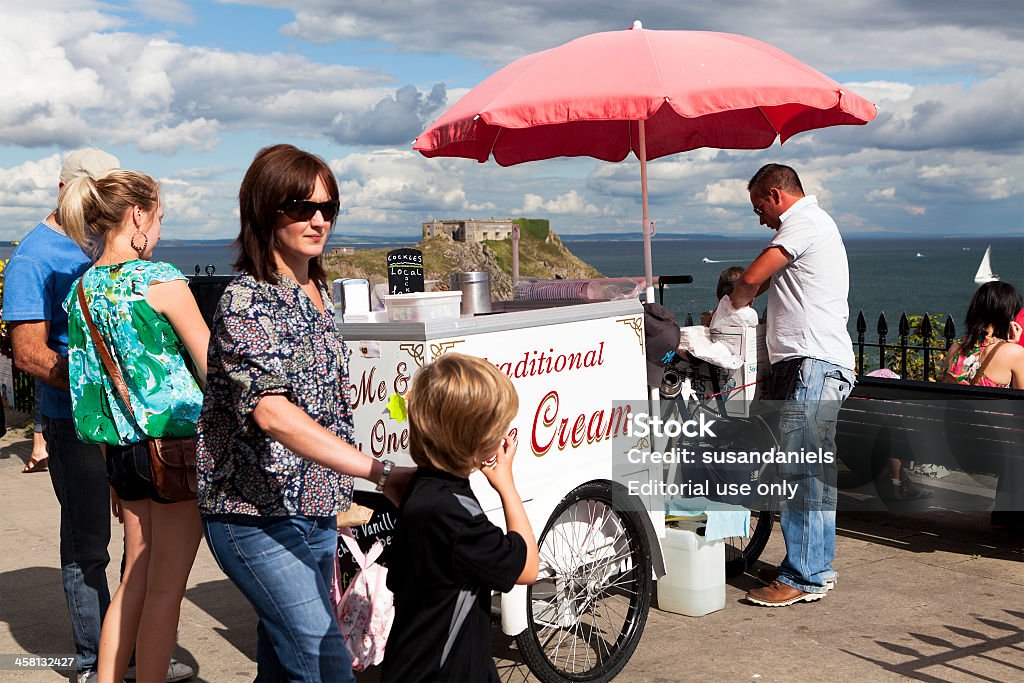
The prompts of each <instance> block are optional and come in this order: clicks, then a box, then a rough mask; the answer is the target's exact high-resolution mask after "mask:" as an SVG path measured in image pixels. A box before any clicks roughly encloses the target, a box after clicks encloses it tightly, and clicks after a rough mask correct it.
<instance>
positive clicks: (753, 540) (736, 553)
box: [725, 510, 775, 579]
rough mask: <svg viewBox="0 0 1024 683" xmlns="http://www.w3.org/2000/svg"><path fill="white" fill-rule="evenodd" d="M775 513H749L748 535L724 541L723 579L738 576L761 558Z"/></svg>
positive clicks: (763, 511)
mask: <svg viewBox="0 0 1024 683" xmlns="http://www.w3.org/2000/svg"><path fill="white" fill-rule="evenodd" d="M774 523H775V513H774V512H772V511H771V510H761V511H756V510H752V511H751V512H750V535H748V536H746V537H743V536H733V537H731V538H727V539H725V577H726V578H727V579H729V578H732V577H734V576H739V575H740V574H742V573H743V572H745V571H747V570H748V569H750V566H751V565H752V564H754V562H756V561H757V558H759V557H761V553H763V552H764V547H765V546H766V545H768V538H769V537H770V536H771V535H772V525H773V524H774Z"/></svg>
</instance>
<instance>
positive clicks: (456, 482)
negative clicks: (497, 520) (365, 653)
mask: <svg viewBox="0 0 1024 683" xmlns="http://www.w3.org/2000/svg"><path fill="white" fill-rule="evenodd" d="M388 565H389V568H388V588H389V589H391V591H392V592H393V593H394V594H395V621H394V624H393V626H392V627H391V635H390V636H389V637H388V643H387V650H386V652H385V656H384V664H383V670H382V673H381V680H382V681H401V682H402V683H406V682H407V681H440V680H443V681H472V682H474V683H475V682H476V681H497V680H498V672H497V669H496V668H495V666H494V659H493V658H492V657H491V623H490V604H491V595H490V593H491V591H492V590H496V591H501V592H506V591H509V590H511V588H512V587H513V586H514V585H515V583H516V579H518V578H519V575H520V574H521V573H522V571H523V567H525V566H526V543H525V542H524V541H523V538H522V537H521V536H520V535H519V534H517V533H515V532H514V531H513V532H509V533H508V534H506V533H504V532H503V531H502V530H501V529H500V528H499V527H497V526H495V525H494V524H492V523H491V522H490V521H489V520H488V519H487V516H486V515H485V514H484V513H483V510H482V509H481V508H480V503H479V502H478V501H477V499H476V496H474V495H473V491H472V489H471V488H470V485H469V480H468V479H464V478H462V477H456V476H455V475H452V474H448V473H447V472H441V471H439V470H435V469H431V468H425V467H421V468H420V469H419V470H418V471H417V472H416V473H415V474H414V475H413V477H412V479H411V481H410V482H409V486H408V488H407V489H406V492H405V497H404V498H403V500H402V504H401V506H400V508H399V511H398V528H397V531H396V534H395V540H394V546H393V548H392V552H391V556H390V558H389V561H388Z"/></svg>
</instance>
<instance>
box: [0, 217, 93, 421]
mask: <svg viewBox="0 0 1024 683" xmlns="http://www.w3.org/2000/svg"><path fill="white" fill-rule="evenodd" d="M88 268H89V258H88V257H87V256H86V255H85V254H83V253H82V250H81V249H79V247H78V245H77V244H75V242H74V240H72V239H71V238H70V237H68V236H67V235H65V234H63V233H60V232H57V231H56V230H54V229H53V228H51V227H50V226H48V225H47V224H46V223H40V224H39V225H37V226H36V227H35V228H34V229H33V230H32V232H30V233H29V234H28V235H27V236H26V237H25V239H23V240H22V241H21V244H19V245H18V248H17V249H15V250H14V253H13V254H11V260H10V262H8V264H7V268H6V269H5V270H4V308H3V319H4V321H5V322H13V321H16V320H48V321H49V322H50V336H49V337H48V338H47V340H46V345H47V346H49V347H50V348H51V349H52V350H53V351H55V352H57V353H59V354H60V355H62V356H64V357H65V358H66V357H67V355H68V314H67V312H66V311H65V310H64V300H65V299H66V298H67V296H68V292H69V291H71V284H72V283H73V282H75V280H77V279H78V278H79V277H81V276H82V273H84V272H85V271H86V270H87V269H88ZM36 386H37V387H42V390H43V402H42V412H43V415H46V416H47V417H50V418H57V419H59V418H66V419H71V392H70V391H68V390H67V389H56V388H54V387H51V386H50V385H49V384H46V383H45V382H37V383H36Z"/></svg>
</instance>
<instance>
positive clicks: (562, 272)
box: [324, 219, 601, 301]
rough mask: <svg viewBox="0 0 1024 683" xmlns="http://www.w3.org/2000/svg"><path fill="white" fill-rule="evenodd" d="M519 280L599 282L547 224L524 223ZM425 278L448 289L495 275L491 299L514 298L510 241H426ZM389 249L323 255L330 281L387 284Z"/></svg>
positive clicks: (445, 238)
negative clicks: (482, 274)
mask: <svg viewBox="0 0 1024 683" xmlns="http://www.w3.org/2000/svg"><path fill="white" fill-rule="evenodd" d="M520 225H521V226H522V229H521V231H520V233H521V237H520V240H519V275H520V276H521V277H531V278H541V279H555V278H564V279H574V278H591V277H601V273H599V272H598V271H597V270H595V269H594V268H593V267H592V266H590V265H588V264H587V263H584V262H583V261H581V260H580V259H578V258H576V256H574V255H573V254H572V252H570V251H569V250H568V249H566V248H565V245H563V244H562V240H561V239H559V237H558V235H556V234H555V233H554V231H552V230H551V229H550V228H549V227H548V224H547V221H546V220H545V221H539V220H534V221H527V220H525V219H523V220H521V221H520ZM416 248H417V249H419V250H420V251H422V252H423V268H424V279H426V280H437V281H438V283H437V286H436V289H439V290H440V289H448V280H449V277H450V276H451V274H452V273H455V272H462V271H471V270H482V271H486V272H488V273H490V274H491V296H492V297H493V298H494V299H495V300H498V301H507V300H510V299H512V295H513V289H512V240H491V241H485V242H456V241H454V240H452V239H451V237H448V236H446V235H441V236H438V237H431V238H428V239H424V240H422V241H421V242H420V243H419V244H417V245H416ZM388 251H389V249H367V250H364V251H357V252H355V253H354V254H342V253H340V252H338V251H332V252H329V253H327V254H326V255H325V256H324V267H325V268H326V270H327V274H328V275H329V276H330V278H332V279H333V278H339V277H362V278H366V279H368V280H369V281H370V284H371V286H372V285H375V284H377V283H381V282H387V265H386V257H385V256H386V254H387V252H388Z"/></svg>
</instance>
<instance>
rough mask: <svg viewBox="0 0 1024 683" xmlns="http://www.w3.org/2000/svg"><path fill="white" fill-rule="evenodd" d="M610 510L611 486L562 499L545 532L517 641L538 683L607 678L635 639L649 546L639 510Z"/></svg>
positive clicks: (644, 600) (643, 607)
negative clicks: (525, 619) (524, 623)
mask: <svg viewBox="0 0 1024 683" xmlns="http://www.w3.org/2000/svg"><path fill="white" fill-rule="evenodd" d="M628 500H630V499H628V498H627V496H626V495H625V493H624V492H623V495H621V496H617V497H616V499H615V503H616V507H615V508H613V505H612V484H611V482H590V483H587V484H584V485H582V486H580V487H578V488H576V489H575V490H574V491H572V492H571V493H570V494H569V495H568V496H566V497H565V498H564V499H563V500H562V502H561V503H559V504H558V507H556V508H555V511H554V512H553V513H551V518H550V519H549V520H548V523H547V525H546V526H545V527H544V532H543V533H542V534H541V536H540V540H539V542H538V546H539V549H540V573H539V575H538V579H537V583H535V584H534V585H533V586H530V587H529V588H528V589H527V601H528V608H527V616H528V618H529V627H528V628H527V629H526V630H525V631H523V632H522V633H521V634H519V635H518V636H517V637H516V643H517V645H518V647H519V650H520V652H521V653H522V655H523V659H524V660H525V662H526V664H527V666H529V667H530V670H531V671H532V672H533V674H534V675H535V676H537V678H539V679H540V680H541V681H544V682H545V683H558V682H561V681H608V680H611V679H612V678H613V677H614V676H615V674H617V673H618V672H619V671H620V670H621V669H622V667H623V666H625V665H626V662H627V661H629V658H630V656H631V655H632V654H633V651H634V650H635V649H636V646H637V644H638V643H639V642H640V636H641V635H642V634H643V630H644V625H645V624H646V623H647V614H648V611H649V610H650V606H651V592H652V590H653V580H652V576H651V573H652V568H651V546H650V541H649V539H648V537H647V533H646V531H645V529H644V525H643V521H642V518H641V515H643V514H646V513H645V512H643V511H642V510H641V509H640V507H639V506H635V507H631V508H630V509H628V510H623V509H621V506H622V504H623V503H624V502H626V501H628Z"/></svg>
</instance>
